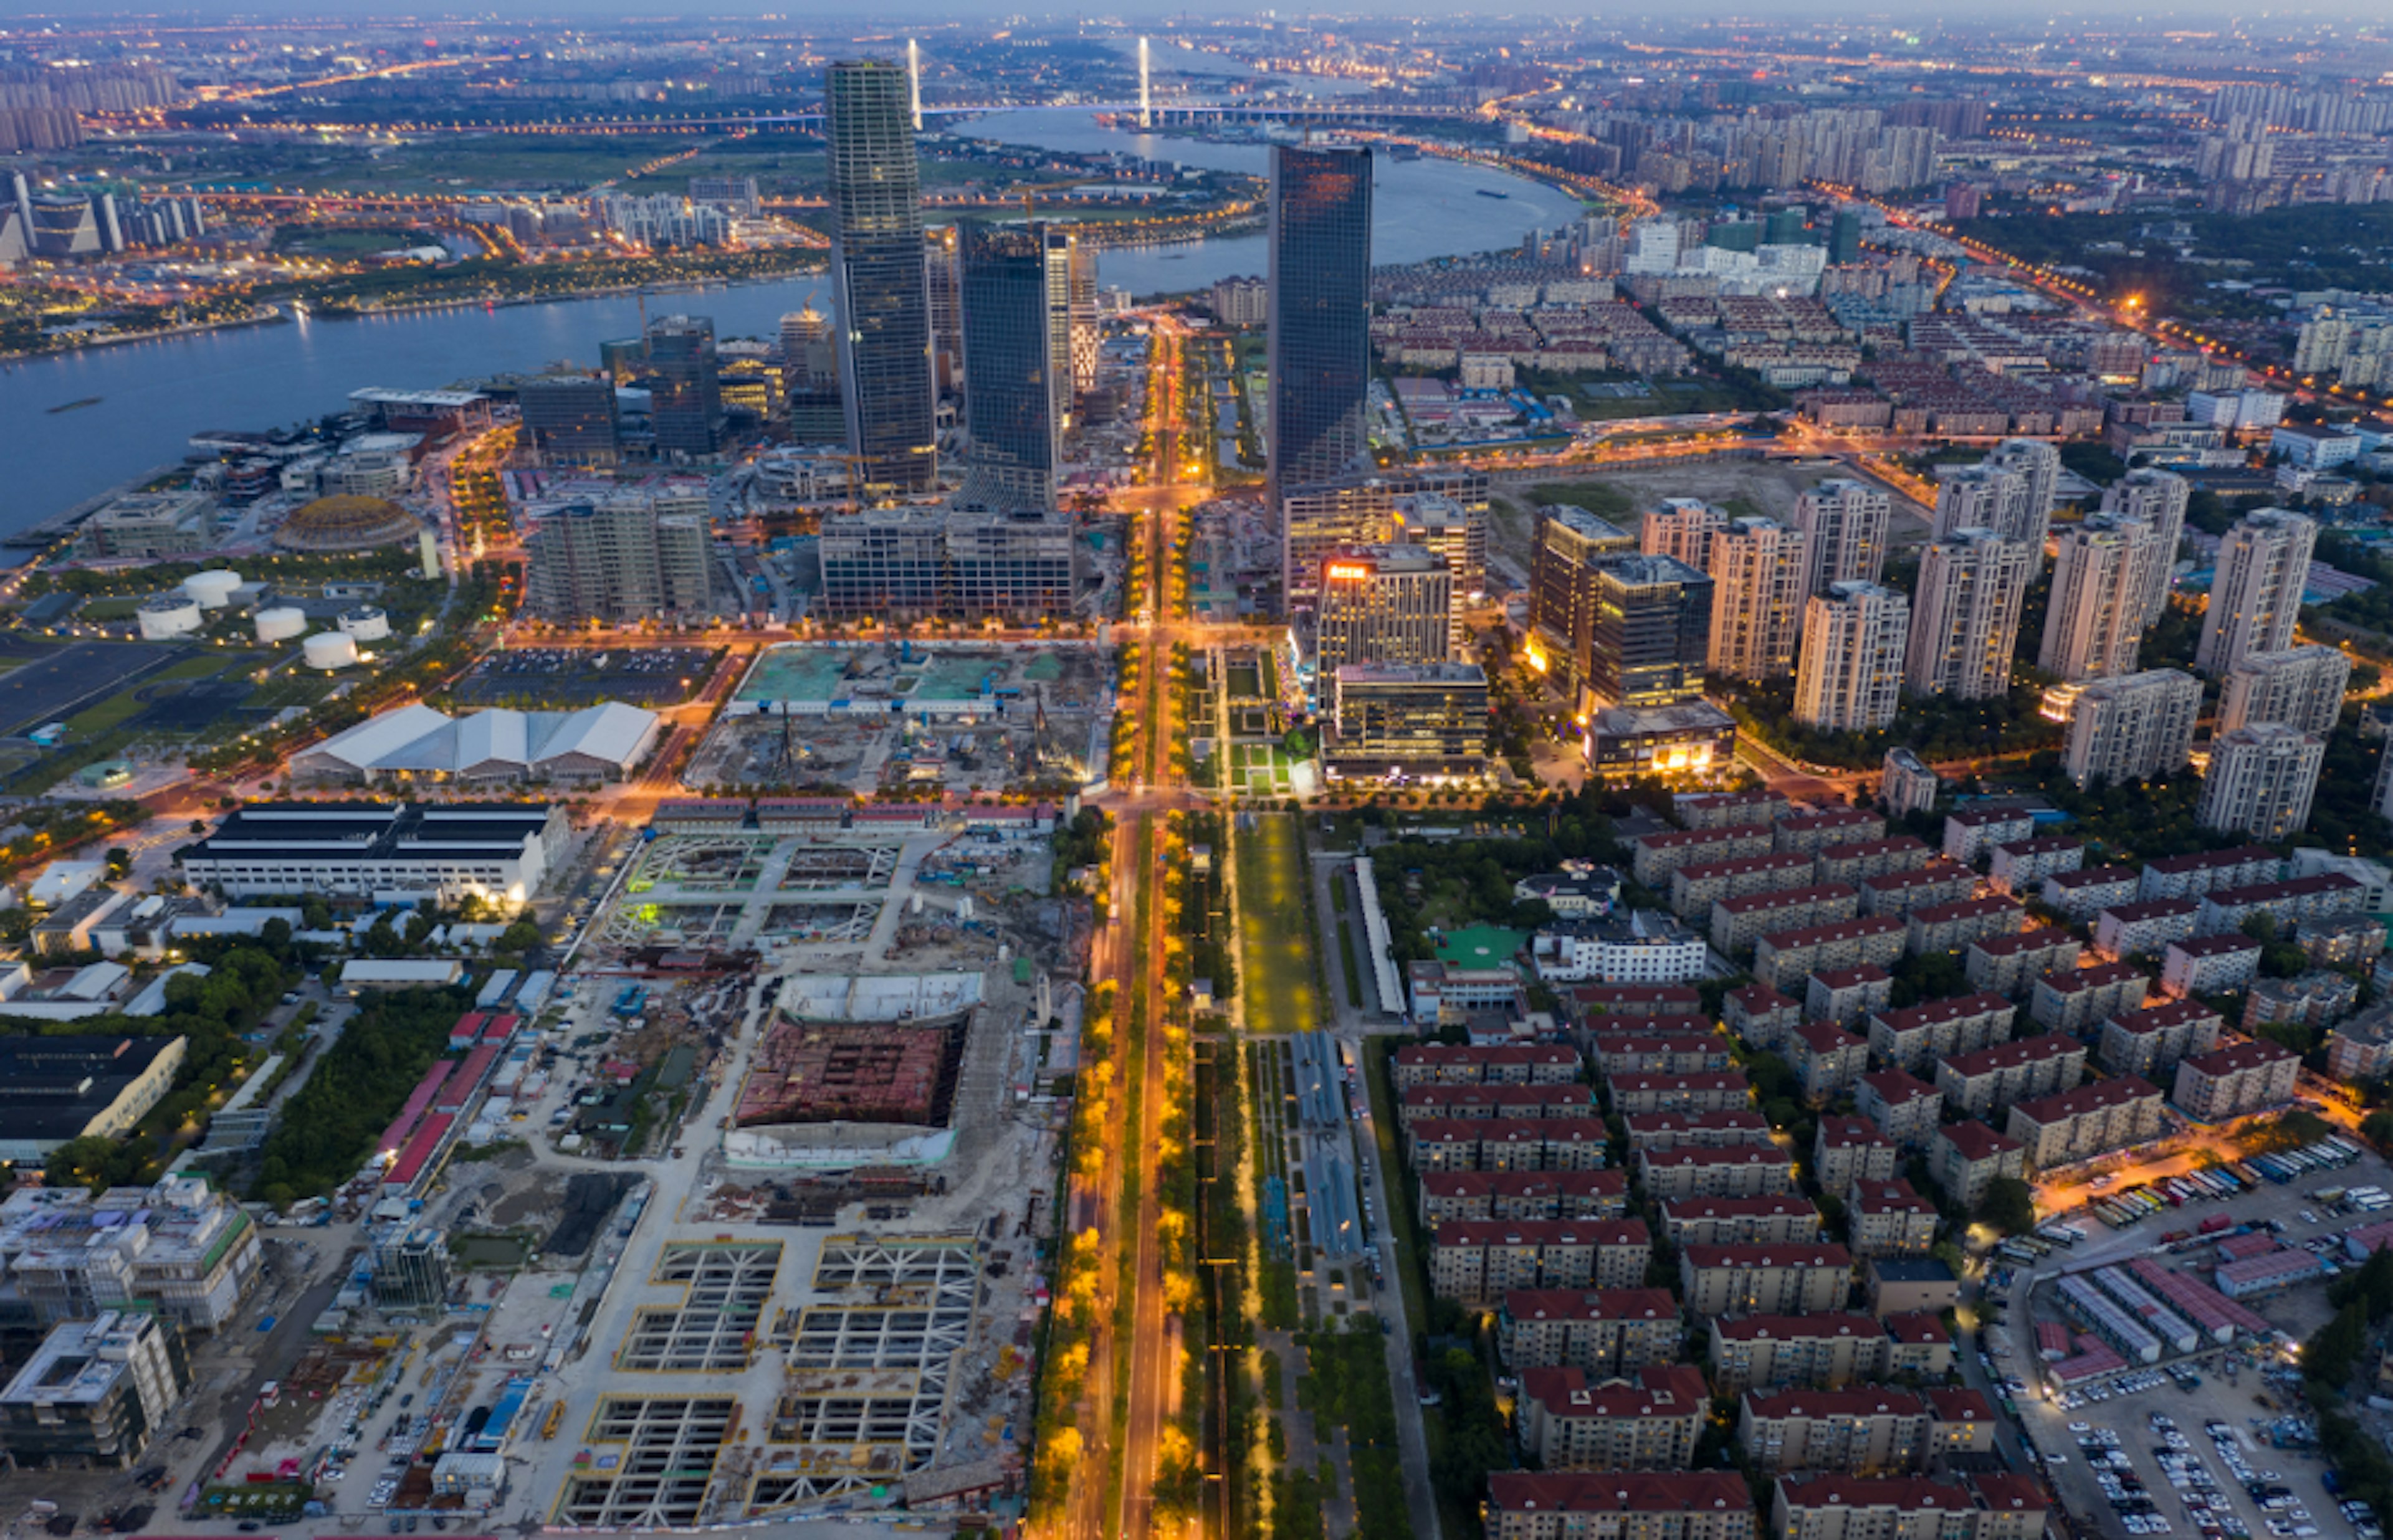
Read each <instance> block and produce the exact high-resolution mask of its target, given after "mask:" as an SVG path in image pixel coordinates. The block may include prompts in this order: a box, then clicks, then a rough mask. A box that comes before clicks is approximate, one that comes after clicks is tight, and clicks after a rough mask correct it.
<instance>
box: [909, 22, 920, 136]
mask: <svg viewBox="0 0 2393 1540" xmlns="http://www.w3.org/2000/svg"><path fill="white" fill-rule="evenodd" d="M906 86H907V89H908V91H909V93H911V95H912V98H913V104H914V132H915V133H917V134H920V133H921V132H922V48H921V46H919V45H917V44H916V43H915V41H914V40H913V39H912V38H910V37H909V38H908V39H907V40H906Z"/></svg>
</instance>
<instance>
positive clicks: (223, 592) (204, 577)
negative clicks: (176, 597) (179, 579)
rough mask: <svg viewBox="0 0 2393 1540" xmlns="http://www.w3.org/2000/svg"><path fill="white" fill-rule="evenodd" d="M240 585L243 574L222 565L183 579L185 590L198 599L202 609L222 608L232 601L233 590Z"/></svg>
mask: <svg viewBox="0 0 2393 1540" xmlns="http://www.w3.org/2000/svg"><path fill="white" fill-rule="evenodd" d="M240 586H241V574H240V573H238V572H234V571H230V570H228V569H227V568H221V567H218V568H210V569H209V570H207V571H205V572H194V573H192V574H191V575H190V577H188V578H185V579H184V580H183V592H184V593H186V594H190V596H191V597H192V598H193V599H195V600H197V601H198V602H199V606H200V607H201V608H202V609H222V608H223V607H225V606H227V605H229V604H230V603H232V591H233V590H234V589H236V588H239V587H240Z"/></svg>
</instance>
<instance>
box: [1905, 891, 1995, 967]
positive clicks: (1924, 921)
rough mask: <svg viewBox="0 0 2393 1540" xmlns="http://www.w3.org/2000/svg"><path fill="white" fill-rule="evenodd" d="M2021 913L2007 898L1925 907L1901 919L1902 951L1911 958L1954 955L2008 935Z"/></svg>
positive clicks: (1968, 899) (1971, 899)
mask: <svg viewBox="0 0 2393 1540" xmlns="http://www.w3.org/2000/svg"><path fill="white" fill-rule="evenodd" d="M2022 918H2023V913H2022V911H2021V910H2020V907H2019V906H2018V905H2016V904H2014V903H2012V902H2011V901H2010V900H2009V899H2007V898H1997V897H1992V896H1989V897H1985V898H1964V899H1961V900H1960V901H1959V902H1957V903H1952V904H1929V905H1924V906H1922V907H1919V908H1916V909H1914V910H1912V911H1911V912H1910V914H1909V915H1908V916H1906V917H1905V921H1904V923H1905V925H1906V927H1907V928H1906V930H1905V932H1904V935H1903V950H1904V951H1906V952H1908V953H1910V954H1911V955H1912V956H1913V957H1926V956H1928V955H1929V953H1931V952H1957V951H1959V950H1960V949H1961V948H1962V947H1964V946H1968V945H1969V944H1970V943H1971V942H1973V941H1982V940H1986V939H1988V938H1990V937H1994V936H2000V935H2009V934H2012V933H2015V932H2017V931H2018V930H2019V928H2020V920H2021V919H2022Z"/></svg>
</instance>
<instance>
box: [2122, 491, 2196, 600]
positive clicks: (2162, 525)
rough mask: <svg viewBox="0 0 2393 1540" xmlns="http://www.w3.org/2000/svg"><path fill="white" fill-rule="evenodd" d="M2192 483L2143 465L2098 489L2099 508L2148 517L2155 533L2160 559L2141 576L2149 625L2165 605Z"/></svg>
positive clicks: (2182, 536)
mask: <svg viewBox="0 0 2393 1540" xmlns="http://www.w3.org/2000/svg"><path fill="white" fill-rule="evenodd" d="M2192 496H2193V485H2192V483H2190V482H2189V481H2187V480H2186V478H2185V477H2183V476H2178V475H2177V474H2176V473H2175V472H2173V471H2157V470H2153V469H2151V468H2150V467H2149V466H2148V467H2145V468H2143V469H2140V470H2133V471H2129V472H2128V473H2127V474H2126V475H2125V476H2122V477H2120V478H2119V479H2118V480H2116V481H2113V482H2112V483H2111V485H2110V486H2108V487H2106V488H2104V489H2103V491H2102V511H2103V512H2104V513H2106V514H2121V515H2126V516H2132V517H2136V518H2142V519H2149V520H2151V526H2152V529H2154V531H2155V532H2156V533H2157V534H2158V536H2159V545H2160V551H2159V555H2160V560H2159V562H2158V563H2157V564H2156V565H2155V567H2154V568H2153V569H2152V571H2151V573H2150V574H2148V575H2147V577H2146V579H2145V583H2146V587H2145V589H2144V594H2143V601H2142V603H2143V616H2144V624H2146V625H2151V623H2152V622H2153V621H2154V620H2159V619H2160V618H2161V612H2162V611H2163V610H2164V609H2166V608H2167V607H2168V596H2169V575H2170V571H2171V569H2172V568H2174V567H2175V566H2176V565H2177V542H2178V541H2179V540H2181V539H2183V538H2184V535H2185V507H2186V503H2187V502H2188V501H2189V500H2190V498H2191V497H2192Z"/></svg>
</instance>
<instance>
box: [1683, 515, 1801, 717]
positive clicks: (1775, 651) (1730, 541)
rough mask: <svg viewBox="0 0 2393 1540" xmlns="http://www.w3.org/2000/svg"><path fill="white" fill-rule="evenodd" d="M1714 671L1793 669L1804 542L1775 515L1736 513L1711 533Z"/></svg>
mask: <svg viewBox="0 0 2393 1540" xmlns="http://www.w3.org/2000/svg"><path fill="white" fill-rule="evenodd" d="M1709 570H1710V572H1711V578H1712V634H1711V646H1710V649H1709V652H1708V654H1707V656H1706V662H1707V663H1708V664H1709V666H1710V668H1711V671H1712V672H1714V673H1724V674H1729V675H1731V676H1733V677H1734V678H1738V679H1778V678H1784V677H1785V676H1786V675H1787V674H1791V673H1793V672H1795V638H1796V635H1797V633H1799V632H1800V631H1801V630H1802V628H1803V602H1804V600H1805V599H1806V598H1807V597H1808V596H1809V594H1810V587H1809V585H1810V582H1811V542H1809V541H1808V540H1807V539H1805V538H1804V535H1803V532H1802V531H1801V530H1799V529H1789V528H1788V527H1787V526H1785V525H1784V524H1781V523H1779V522H1778V521H1777V520H1776V519H1774V518H1740V519H1735V520H1733V521H1732V522H1731V523H1730V525H1729V527H1728V528H1727V529H1722V530H1721V531H1720V533H1718V534H1717V535H1714V536H1713V537H1712V549H1711V566H1710V568H1709Z"/></svg>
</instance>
